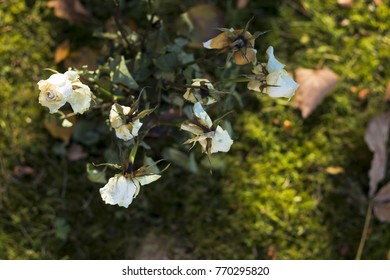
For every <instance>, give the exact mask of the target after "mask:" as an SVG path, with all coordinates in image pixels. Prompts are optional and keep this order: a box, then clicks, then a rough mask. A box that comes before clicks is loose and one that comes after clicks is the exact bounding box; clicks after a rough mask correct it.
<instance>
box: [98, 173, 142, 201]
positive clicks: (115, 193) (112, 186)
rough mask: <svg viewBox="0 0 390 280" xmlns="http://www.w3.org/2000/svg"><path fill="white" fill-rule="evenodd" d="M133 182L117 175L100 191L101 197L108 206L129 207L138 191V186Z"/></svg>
mask: <svg viewBox="0 0 390 280" xmlns="http://www.w3.org/2000/svg"><path fill="white" fill-rule="evenodd" d="M136 183H138V182H134V181H133V180H131V179H129V178H126V177H125V176H123V175H122V174H117V175H115V176H114V177H112V178H110V180H108V183H107V184H106V185H105V186H104V187H103V188H101V189H100V195H101V197H102V199H103V201H104V202H105V203H106V204H111V205H115V204H118V205H119V206H123V207H125V208H127V207H129V205H130V204H131V202H132V201H133V198H134V195H135V193H136V191H137V185H136Z"/></svg>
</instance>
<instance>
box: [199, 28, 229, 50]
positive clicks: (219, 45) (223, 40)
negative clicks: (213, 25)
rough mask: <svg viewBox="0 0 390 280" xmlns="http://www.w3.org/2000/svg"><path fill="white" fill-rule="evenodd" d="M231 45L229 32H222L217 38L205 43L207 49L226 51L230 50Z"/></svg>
mask: <svg viewBox="0 0 390 280" xmlns="http://www.w3.org/2000/svg"><path fill="white" fill-rule="evenodd" d="M230 44H231V40H230V38H229V37H228V35H227V32H222V33H221V34H219V35H217V36H216V37H214V38H212V39H210V40H208V41H207V42H204V43H203V47H205V48H206V49H224V48H228V47H229V46H230Z"/></svg>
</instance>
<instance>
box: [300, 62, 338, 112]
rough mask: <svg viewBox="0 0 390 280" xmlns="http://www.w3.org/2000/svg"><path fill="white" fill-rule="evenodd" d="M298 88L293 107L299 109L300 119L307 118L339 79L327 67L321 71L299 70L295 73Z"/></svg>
mask: <svg viewBox="0 0 390 280" xmlns="http://www.w3.org/2000/svg"><path fill="white" fill-rule="evenodd" d="M295 77H296V81H297V83H298V84H299V88H298V90H297V92H296V96H295V100H294V106H295V107H296V108H299V109H301V113H302V117H303V118H307V117H308V116H309V115H310V114H311V113H312V112H313V111H314V110H315V109H316V107H317V106H318V105H319V104H320V103H321V102H322V100H323V99H324V98H325V96H326V95H328V94H329V92H330V91H331V90H332V89H333V88H334V87H335V86H336V84H337V82H338V81H339V77H338V76H337V75H336V74H335V73H334V72H333V71H332V70H330V69H329V68H328V67H325V68H323V69H321V70H313V69H305V68H299V69H297V70H296V71H295Z"/></svg>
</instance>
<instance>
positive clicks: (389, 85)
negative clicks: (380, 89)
mask: <svg viewBox="0 0 390 280" xmlns="http://www.w3.org/2000/svg"><path fill="white" fill-rule="evenodd" d="M385 100H386V101H390V82H388V83H387V86H386V91H385Z"/></svg>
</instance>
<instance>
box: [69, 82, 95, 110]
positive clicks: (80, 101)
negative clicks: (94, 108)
mask: <svg viewBox="0 0 390 280" xmlns="http://www.w3.org/2000/svg"><path fill="white" fill-rule="evenodd" d="M72 88H73V92H72V94H71V96H70V97H69V99H68V102H69V104H70V105H71V106H72V109H73V112H75V113H79V114H83V113H84V112H85V111H87V110H88V109H89V107H90V105H91V100H92V94H91V90H90V89H89V87H88V86H87V85H84V84H83V83H81V82H73V83H72Z"/></svg>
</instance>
